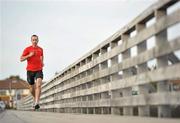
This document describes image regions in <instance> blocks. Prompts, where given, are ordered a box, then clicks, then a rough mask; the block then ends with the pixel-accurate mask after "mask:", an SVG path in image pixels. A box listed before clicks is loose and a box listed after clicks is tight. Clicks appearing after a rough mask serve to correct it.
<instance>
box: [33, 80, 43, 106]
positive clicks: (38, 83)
mask: <svg viewBox="0 0 180 123" xmlns="http://www.w3.org/2000/svg"><path fill="white" fill-rule="evenodd" d="M35 83H36V84H35V103H36V104H39V99H40V95H41V85H42V79H41V78H37V79H36V82H35Z"/></svg>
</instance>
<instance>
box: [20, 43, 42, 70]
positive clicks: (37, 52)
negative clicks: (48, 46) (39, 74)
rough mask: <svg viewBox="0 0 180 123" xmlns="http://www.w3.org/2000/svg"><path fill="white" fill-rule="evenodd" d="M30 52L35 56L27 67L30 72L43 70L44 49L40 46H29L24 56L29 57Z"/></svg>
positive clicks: (29, 60) (28, 62)
mask: <svg viewBox="0 0 180 123" xmlns="http://www.w3.org/2000/svg"><path fill="white" fill-rule="evenodd" d="M30 52H34V55H33V56H31V57H30V58H28V59H27V67H26V70H28V71H38V70H42V67H43V65H42V59H41V57H43V49H42V48H41V47H39V46H36V47H33V46H29V47H27V48H26V49H24V51H23V54H22V56H26V55H28V54H29V53H30Z"/></svg>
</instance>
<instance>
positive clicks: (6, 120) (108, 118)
mask: <svg viewBox="0 0 180 123" xmlns="http://www.w3.org/2000/svg"><path fill="white" fill-rule="evenodd" d="M0 123H180V119H172V118H150V117H131V116H118V115H95V114H91V115H87V114H62V113H49V112H33V111H13V110H6V111H3V112H0Z"/></svg>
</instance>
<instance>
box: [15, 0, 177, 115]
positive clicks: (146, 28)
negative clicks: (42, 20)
mask: <svg viewBox="0 0 180 123" xmlns="http://www.w3.org/2000/svg"><path fill="white" fill-rule="evenodd" d="M179 13H180V2H179V0H159V1H158V2H157V3H155V4H153V5H152V6H150V7H149V8H148V9H146V10H145V11H144V12H142V13H141V14H140V15H139V16H138V17H136V18H135V19H134V20H133V21H131V22H130V23H129V24H127V25H126V26H125V27H123V28H122V29H121V30H119V31H118V32H116V33H115V34H114V35H112V36H111V37H109V38H108V39H107V40H105V41H104V42H102V43H101V44H99V45H98V46H97V47H95V48H94V49H92V50H91V51H90V52H88V53H87V54H85V55H84V56H83V57H81V58H80V59H78V60H77V61H76V62H74V63H73V64H71V65H70V66H68V67H67V68H65V69H64V70H63V71H62V72H60V73H59V74H58V75H56V76H55V77H54V78H53V79H51V80H50V81H49V82H47V83H45V84H43V86H42V95H41V101H40V105H41V110H42V111H50V112H61V113H84V114H118V115H131V116H132V115H134V116H156V117H180V116H179V115H178V113H179V112H180V93H179V90H180V85H179V84H178V82H179V81H180V63H179V56H180V55H178V54H180V52H179V51H180V37H179V32H177V31H176V30H178V29H177V28H178V27H180V26H179V25H180V23H179V22H180V14H179ZM172 30H175V31H173V32H171V31H172ZM152 64H153V65H152ZM31 105H32V97H31V96H28V97H25V98H24V99H23V100H21V103H20V104H19V105H18V109H20V110H31V107H32V106H31Z"/></svg>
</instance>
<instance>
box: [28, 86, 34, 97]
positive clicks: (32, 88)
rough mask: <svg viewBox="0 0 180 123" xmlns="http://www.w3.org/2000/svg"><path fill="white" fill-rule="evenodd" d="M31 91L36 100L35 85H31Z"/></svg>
mask: <svg viewBox="0 0 180 123" xmlns="http://www.w3.org/2000/svg"><path fill="white" fill-rule="evenodd" d="M29 90H30V92H31V94H32V96H33V98H34V99H35V87H34V85H29Z"/></svg>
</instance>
